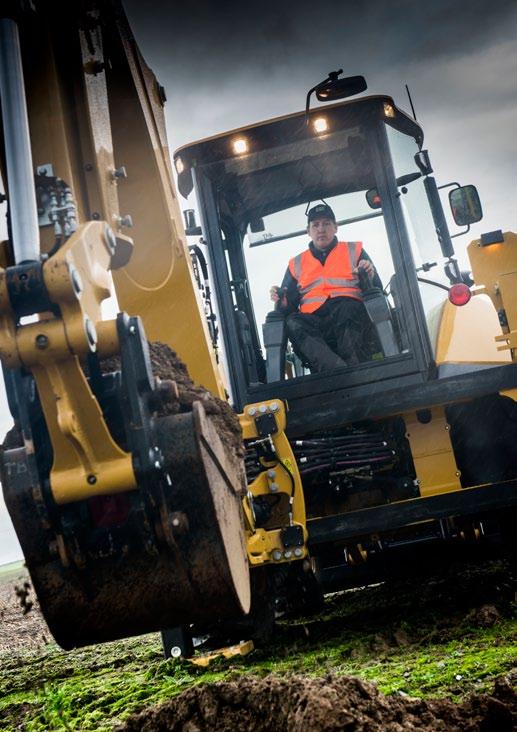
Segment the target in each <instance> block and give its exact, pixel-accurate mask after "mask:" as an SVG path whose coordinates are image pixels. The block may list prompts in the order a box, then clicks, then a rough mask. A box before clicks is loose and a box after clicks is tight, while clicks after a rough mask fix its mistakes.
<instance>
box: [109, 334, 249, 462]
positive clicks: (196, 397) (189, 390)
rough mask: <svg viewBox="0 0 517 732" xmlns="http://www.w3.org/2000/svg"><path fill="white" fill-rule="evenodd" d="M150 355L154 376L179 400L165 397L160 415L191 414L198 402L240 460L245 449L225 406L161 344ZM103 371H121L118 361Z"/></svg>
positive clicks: (151, 348) (231, 413) (237, 426)
mask: <svg viewBox="0 0 517 732" xmlns="http://www.w3.org/2000/svg"><path fill="white" fill-rule="evenodd" d="M149 352H150V357H151V366H152V369H153V374H154V376H155V377H158V378H159V379H161V380H162V381H173V382H175V383H176V386H177V388H178V398H177V399H176V398H173V397H172V396H171V395H169V397H168V398H167V396H165V395H164V397H163V400H162V406H161V409H160V411H161V412H162V413H164V414H176V413H184V412H191V411H192V404H193V402H195V401H201V402H202V403H203V407H204V409H205V412H206V414H207V415H209V417H210V418H211V419H212V421H213V423H214V424H215V426H216V428H217V431H218V433H219V437H220V438H221V440H222V441H223V443H224V444H226V445H227V446H228V447H229V448H230V450H231V452H233V453H234V454H235V455H236V456H238V457H243V455H244V446H243V443H242V432H241V428H240V424H239V420H238V419H237V416H236V415H235V412H234V411H233V409H232V408H231V407H230V405H229V404H228V402H225V401H223V400H222V399H219V398H218V397H216V396H214V395H213V394H212V393H211V392H210V391H208V389H205V388H204V387H203V386H197V385H196V384H194V382H193V381H192V379H191V378H190V376H189V373H188V371H187V367H186V366H185V364H184V363H183V361H182V360H181V359H180V357H179V356H178V355H177V353H176V352H175V351H173V350H172V348H169V346H167V345H165V344H164V343H158V342H155V343H150V344H149ZM102 369H103V371H116V370H118V369H120V359H119V358H118V357H114V358H110V359H107V360H105V361H103V362H102Z"/></svg>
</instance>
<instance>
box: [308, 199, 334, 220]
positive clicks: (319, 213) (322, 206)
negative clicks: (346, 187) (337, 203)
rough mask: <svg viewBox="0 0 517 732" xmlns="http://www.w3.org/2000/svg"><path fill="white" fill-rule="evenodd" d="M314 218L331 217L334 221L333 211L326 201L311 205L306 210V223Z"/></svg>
mask: <svg viewBox="0 0 517 732" xmlns="http://www.w3.org/2000/svg"><path fill="white" fill-rule="evenodd" d="M315 219H331V220H332V221H334V222H335V221H336V216H335V214H334V211H333V210H332V209H331V208H330V206H329V205H328V204H326V203H318V205H317V206H313V207H312V208H311V209H309V211H308V212H307V223H310V222H311V221H314V220H315Z"/></svg>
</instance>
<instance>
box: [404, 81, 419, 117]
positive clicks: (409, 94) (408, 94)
mask: <svg viewBox="0 0 517 732" xmlns="http://www.w3.org/2000/svg"><path fill="white" fill-rule="evenodd" d="M406 91H407V96H408V99H409V104H410V105H411V111H412V113H413V119H414V120H415V122H416V121H417V120H416V114H415V108H414V107H413V100H412V99H411V92H410V91H409V86H408V85H407V84H406Z"/></svg>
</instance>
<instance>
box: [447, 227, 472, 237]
mask: <svg viewBox="0 0 517 732" xmlns="http://www.w3.org/2000/svg"><path fill="white" fill-rule="evenodd" d="M469 231H470V224H467V227H466V228H465V229H463V231H458V233H457V234H451V239H455V238H456V237H457V236H463V234H468V233H469Z"/></svg>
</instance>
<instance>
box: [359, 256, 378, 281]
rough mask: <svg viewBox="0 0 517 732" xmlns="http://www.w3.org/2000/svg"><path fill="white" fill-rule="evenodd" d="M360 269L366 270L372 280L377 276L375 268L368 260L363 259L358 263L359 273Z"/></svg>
mask: <svg viewBox="0 0 517 732" xmlns="http://www.w3.org/2000/svg"><path fill="white" fill-rule="evenodd" d="M360 269H364V271H365V272H366V274H367V275H368V277H369V278H370V279H372V277H373V276H374V274H375V267H374V266H373V264H372V263H371V262H370V261H369V260H368V259H361V261H360V262H358V263H357V270H358V271H359V270H360Z"/></svg>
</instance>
